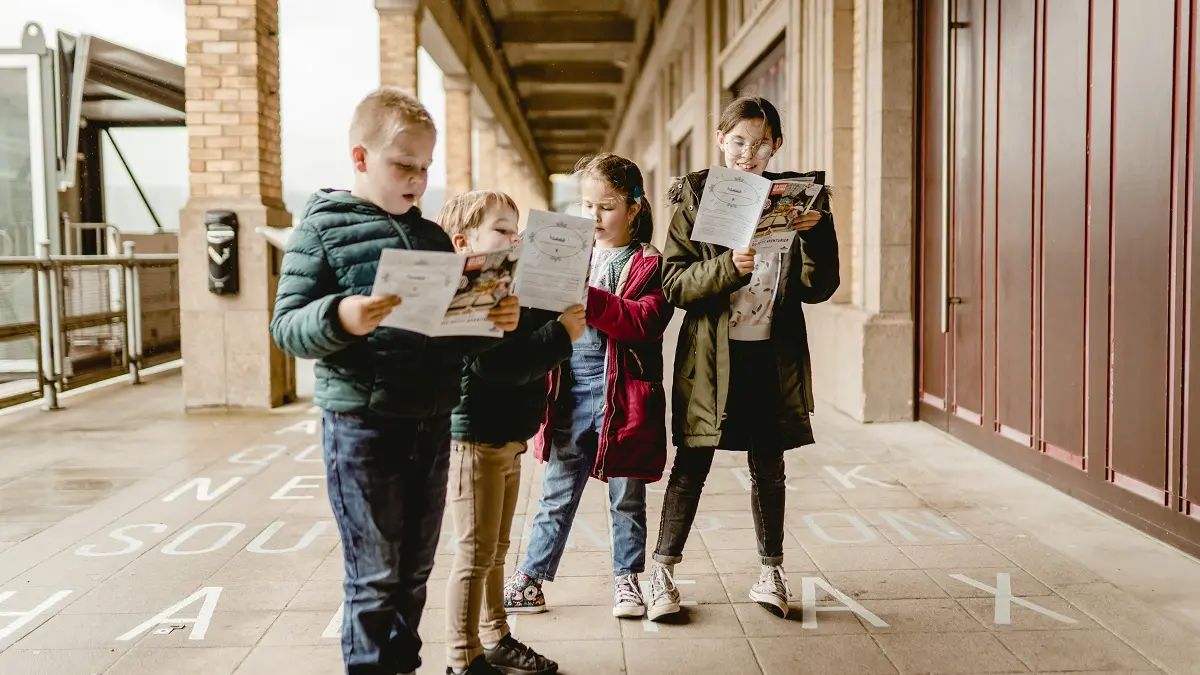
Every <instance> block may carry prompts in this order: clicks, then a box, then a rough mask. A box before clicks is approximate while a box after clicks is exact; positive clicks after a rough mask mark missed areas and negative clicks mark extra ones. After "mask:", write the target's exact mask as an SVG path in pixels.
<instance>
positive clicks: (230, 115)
mask: <svg viewBox="0 0 1200 675" xmlns="http://www.w3.org/2000/svg"><path fill="white" fill-rule="evenodd" d="M186 13H187V70H186V96H187V103H186V110H187V131H188V140H189V153H188V157H189V168H190V180H189V183H190V198H189V200H188V203H187V205H186V206H185V207H184V209H183V211H182V212H181V213H180V223H179V268H180V269H179V275H180V298H179V302H180V322H181V328H182V333H183V337H182V340H183V358H184V361H185V362H186V364H187V365H186V366H185V367H184V369H183V390H184V406H185V408H187V409H189V410H197V409H204V408H218V409H220V408H269V407H273V406H277V405H280V404H282V403H284V402H285V401H287V400H288V399H290V398H291V397H292V396H294V392H295V384H294V380H295V376H294V372H295V370H294V368H295V366H294V363H293V362H292V360H291V359H290V358H288V357H286V356H285V355H284V354H283V353H282V352H280V351H279V350H278V349H276V348H275V345H274V343H273V342H272V340H271V337H270V335H269V334H268V333H267V330H266V326H267V324H268V322H269V321H270V318H271V312H272V310H273V309H274V302H275V289H276V286H277V282H278V272H277V270H278V262H279V261H278V256H277V254H275V253H274V252H273V250H272V249H270V247H269V246H268V245H267V243H266V240H265V239H264V238H263V237H262V236H261V235H259V234H257V233H256V232H255V228H256V227H261V226H270V227H286V226H288V225H291V224H292V218H291V215H290V214H289V213H288V212H287V211H286V209H285V208H284V205H283V180H282V175H283V174H282V169H281V156H280V138H279V39H278V37H277V36H278V30H279V6H278V1H277V0H187V2H186ZM210 209H222V210H230V211H233V212H235V213H236V214H237V216H238V224H239V230H238V234H239V239H238V250H237V254H238V280H239V290H238V293H237V294H235V295H214V294H212V293H209V291H208V282H207V277H208V260H209V258H208V249H207V245H206V242H205V227H204V215H205V212H206V211H208V210H210Z"/></svg>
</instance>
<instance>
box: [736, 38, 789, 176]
mask: <svg viewBox="0 0 1200 675" xmlns="http://www.w3.org/2000/svg"><path fill="white" fill-rule="evenodd" d="M784 44H785V40H784V39H783V38H780V40H779V42H778V43H776V44H775V45H774V46H773V47H772V48H771V49H769V50H767V52H766V54H765V55H764V56H763V57H762V58H761V59H759V60H758V63H756V64H755V65H754V66H752V67H751V68H750V70H748V71H746V74H745V75H743V76H742V77H741V79H739V80H738V81H737V82H735V83H734V85H733V88H732V89H731V91H730V94H732V95H733V96H734V97H738V96H760V97H762V98H765V99H767V100H768V101H770V102H771V103H773V104H774V105H775V107H776V108H777V109H778V110H779V114H780V116H783V115H784V112H783V111H784V110H786V109H787V107H788V105H789V104H790V101H788V98H787V55H786V53H785V49H784ZM780 161H782V160H781V158H780V156H779V155H776V156H775V158H774V159H772V160H771V163H770V164H769V165H768V166H767V170H768V171H779V170H780V167H779V162H780Z"/></svg>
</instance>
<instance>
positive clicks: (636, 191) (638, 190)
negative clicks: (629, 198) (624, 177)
mask: <svg viewBox="0 0 1200 675" xmlns="http://www.w3.org/2000/svg"><path fill="white" fill-rule="evenodd" d="M641 198H642V186H641V185H634V186H633V200H634V201H637V200H639V199H641Z"/></svg>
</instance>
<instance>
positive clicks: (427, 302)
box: [371, 249, 518, 337]
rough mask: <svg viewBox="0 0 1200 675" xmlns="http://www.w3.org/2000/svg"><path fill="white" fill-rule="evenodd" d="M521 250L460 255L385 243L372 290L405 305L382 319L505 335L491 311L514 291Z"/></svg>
mask: <svg viewBox="0 0 1200 675" xmlns="http://www.w3.org/2000/svg"><path fill="white" fill-rule="evenodd" d="M517 255H518V254H517V251H516V249H504V250H500V251H492V252H488V253H479V254H461V255H460V254H455V253H445V252H441V251H410V250H405V249H385V250H384V251H383V254H382V255H381V256H380V257H379V269H378V271H377V272H376V274H375V285H374V287H373V288H372V289H371V293H372V294H373V295H395V296H397V297H399V298H400V306H398V307H397V308H396V309H394V310H392V313H391V314H389V315H388V316H387V318H385V319H384V320H383V321H382V322H381V323H380V325H381V326H386V327H388V328H398V329H400V330H407V331H412V332H414V333H421V334H422V335H429V336H433V337H437V336H449V335H475V336H488V337H501V336H502V335H503V334H504V333H503V331H501V330H500V329H498V328H496V326H495V325H494V324H493V323H492V322H491V320H489V319H488V318H487V315H488V312H489V311H490V310H491V309H492V308H493V307H495V306H496V304H497V303H498V302H500V300H502V299H504V298H505V297H507V296H508V295H509V292H510V290H511V288H512V282H513V272H514V271H515V270H516V268H517Z"/></svg>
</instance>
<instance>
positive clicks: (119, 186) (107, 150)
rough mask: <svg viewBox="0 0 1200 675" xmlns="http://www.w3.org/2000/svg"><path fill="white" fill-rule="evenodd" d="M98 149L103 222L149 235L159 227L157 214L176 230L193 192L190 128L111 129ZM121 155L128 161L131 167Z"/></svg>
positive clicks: (160, 220) (124, 230) (129, 231)
mask: <svg viewBox="0 0 1200 675" xmlns="http://www.w3.org/2000/svg"><path fill="white" fill-rule="evenodd" d="M110 134H111V137H110ZM114 144H115V145H114ZM100 148H101V158H102V159H101V162H102V163H103V166H104V221H105V222H107V223H110V224H112V225H116V226H117V227H118V228H120V230H121V232H124V233H135V234H149V233H152V232H154V231H155V230H156V227H155V224H154V217H155V216H157V217H158V222H159V223H161V224H162V227H163V229H164V230H166V231H167V232H178V231H179V212H180V211H182V210H183V207H184V206H186V205H187V200H188V190H189V187H188V137H187V129H185V128H184V127H113V128H111V129H109V130H108V133H107V134H101V135H100ZM118 151H119V153H118ZM122 157H123V158H124V161H125V162H128V164H129V170H128V171H126V169H125V166H124V163H123V162H122V161H121V160H122ZM135 180H136V185H135V184H134V181H135ZM139 187H140V188H141V194H139V193H138V188H139ZM142 194H144V195H145V196H146V201H147V202H150V208H152V209H154V215H151V213H150V209H147V208H146V203H145V202H144V201H142Z"/></svg>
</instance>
